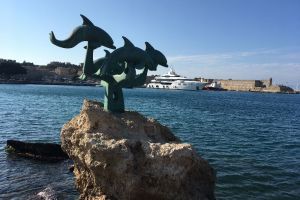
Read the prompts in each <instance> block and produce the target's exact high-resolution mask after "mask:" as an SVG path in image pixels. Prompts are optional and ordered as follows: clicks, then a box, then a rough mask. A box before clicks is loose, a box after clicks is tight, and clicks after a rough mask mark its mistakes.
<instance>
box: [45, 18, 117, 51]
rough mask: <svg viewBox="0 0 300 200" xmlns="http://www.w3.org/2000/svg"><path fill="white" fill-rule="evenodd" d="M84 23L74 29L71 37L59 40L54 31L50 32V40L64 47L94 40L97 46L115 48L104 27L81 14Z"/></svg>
mask: <svg viewBox="0 0 300 200" xmlns="http://www.w3.org/2000/svg"><path fill="white" fill-rule="evenodd" d="M80 16H81V18H82V20H83V24H82V25H81V26H78V27H77V28H75V29H74V30H73V32H72V33H71V35H70V36H69V38H67V39H65V40H57V39H56V37H55V35H54V33H53V31H51V33H50V41H51V42H52V43H53V44H54V45H56V46H59V47H62V48H72V47H75V46H76V45H77V44H79V43H80V42H82V41H89V42H93V43H94V44H95V45H96V46H97V47H100V46H105V47H107V48H111V49H115V48H116V47H115V46H114V42H113V40H112V38H111V37H110V36H109V35H108V33H106V32H105V31H104V30H103V29H101V28H99V27H97V26H95V25H94V24H93V23H92V22H91V21H90V20H89V19H88V18H87V17H85V16H84V15H80Z"/></svg>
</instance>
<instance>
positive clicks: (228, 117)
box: [0, 85, 300, 199]
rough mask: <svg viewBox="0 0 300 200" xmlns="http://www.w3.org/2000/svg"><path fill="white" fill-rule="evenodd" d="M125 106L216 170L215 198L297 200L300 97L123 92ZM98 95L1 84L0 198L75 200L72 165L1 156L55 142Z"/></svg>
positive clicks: (88, 90)
mask: <svg viewBox="0 0 300 200" xmlns="http://www.w3.org/2000/svg"><path fill="white" fill-rule="evenodd" d="M123 91H124V96H125V105H126V108H127V109H129V110H135V111H138V112H140V113H142V114H144V115H146V116H148V117H153V118H155V119H157V120H158V121H159V122H161V123H162V124H164V125H167V126H168V127H170V129H171V130H172V131H173V132H174V134H175V135H176V136H178V137H179V138H180V139H181V140H182V141H184V142H188V143H191V144H192V145H193V147H194V148H195V149H196V150H197V151H198V153H199V154H200V155H201V156H202V157H203V158H205V159H206V160H208V161H209V163H210V164H211V165H212V166H213V168H214V169H215V171H216V177H217V181H216V191H215V192H216V197H217V199H300V95H284V94H264V93H248V92H213V91H175V90H155V89H124V90H123ZM84 98H88V99H92V100H98V101H102V100H103V88H100V87H80V86H49V85H48V86H43V85H0V199H35V198H36V197H37V194H43V193H44V191H52V192H55V194H50V195H53V196H56V197H57V198H58V199H76V198H78V195H79V194H78V192H77V191H76V189H75V186H74V177H73V174H72V173H70V172H69V171H68V166H69V165H70V164H71V162H70V161H63V162H59V163H44V162H40V161H37V160H32V159H25V158H20V157H17V156H15V155H11V154H8V153H6V152H5V145H6V140H9V139H15V140H21V141H29V142H37V141H38V142H54V143H59V142H60V130H61V127H62V126H63V124H64V123H66V122H67V121H68V120H70V119H71V118H72V117H74V116H75V115H77V114H78V113H79V111H80V108H81V106H82V102H83V100H84Z"/></svg>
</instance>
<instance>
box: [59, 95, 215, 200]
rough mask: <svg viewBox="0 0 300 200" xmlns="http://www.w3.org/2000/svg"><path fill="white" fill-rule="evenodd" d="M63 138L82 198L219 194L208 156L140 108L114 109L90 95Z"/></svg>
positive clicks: (68, 125) (66, 125)
mask: <svg viewBox="0 0 300 200" xmlns="http://www.w3.org/2000/svg"><path fill="white" fill-rule="evenodd" d="M61 140H62V148H63V149H64V150H65V151H66V152H67V154H68V155H69V156H70V158H71V159H73V161H74V166H75V167H74V174H75V177H76V186H77V189H78V190H79V192H80V194H81V196H80V198H81V199H103V200H104V199H133V200H134V199H145V200H147V199H214V185H215V174H214V171H213V169H212V167H211V166H210V165H209V164H208V162H207V161H205V160H204V159H202V158H201V157H200V156H199V155H198V154H197V153H196V152H195V150H194V149H193V148H192V147H191V145H190V144H186V143H181V142H180V140H179V139H178V138H176V137H175V136H174V135H173V134H172V133H171V131H170V130H169V129H168V128H167V127H165V126H163V125H161V124H159V123H158V122H156V121H155V120H153V119H148V118H145V117H143V116H142V115H140V114H138V113H137V112H129V111H126V112H125V113H122V114H112V113H109V112H105V111H104V110H103V108H102V105H101V104H100V103H97V102H93V101H88V100H85V101H84V104H83V107H82V110H81V112H80V114H79V115H77V116H76V117H74V118H73V119H72V120H71V121H70V122H68V123H67V124H65V125H64V127H63V129H62V132H61Z"/></svg>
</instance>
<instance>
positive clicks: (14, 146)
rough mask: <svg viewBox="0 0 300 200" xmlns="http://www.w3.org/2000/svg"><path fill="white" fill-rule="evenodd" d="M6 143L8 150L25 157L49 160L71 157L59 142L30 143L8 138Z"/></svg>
mask: <svg viewBox="0 0 300 200" xmlns="http://www.w3.org/2000/svg"><path fill="white" fill-rule="evenodd" d="M6 144H7V150H8V152H14V153H16V154H17V155H20V156H24V157H30V158H36V159H39V160H49V161H59V160H66V159H68V158H69V156H68V155H67V154H66V153H65V152H64V151H63V150H62V149H61V146H60V145H59V144H53V143H28V142H21V141H17V140H7V142H6Z"/></svg>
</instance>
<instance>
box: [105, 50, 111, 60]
mask: <svg viewBox="0 0 300 200" xmlns="http://www.w3.org/2000/svg"><path fill="white" fill-rule="evenodd" d="M104 51H105V58H108V57H109V56H110V52H109V51H107V50H106V49H104Z"/></svg>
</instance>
